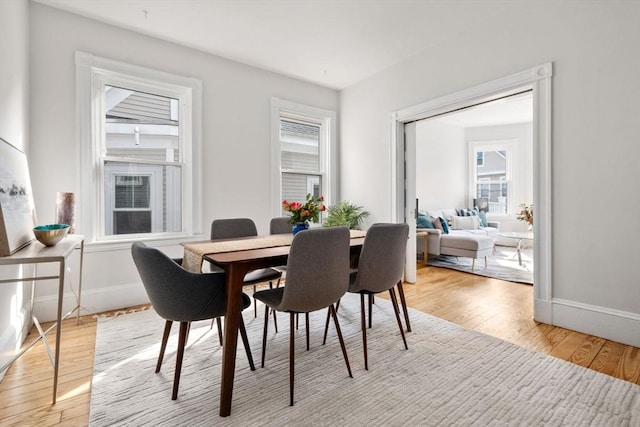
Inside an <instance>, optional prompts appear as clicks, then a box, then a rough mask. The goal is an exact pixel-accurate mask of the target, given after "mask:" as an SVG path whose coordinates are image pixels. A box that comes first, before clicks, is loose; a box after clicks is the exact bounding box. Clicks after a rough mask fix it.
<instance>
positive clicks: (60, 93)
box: [30, 3, 339, 319]
mask: <svg viewBox="0 0 640 427" xmlns="http://www.w3.org/2000/svg"><path fill="white" fill-rule="evenodd" d="M30 28H31V32H30V36H31V64H32V73H31V93H32V105H31V131H32V133H31V147H32V150H31V156H30V161H31V164H32V175H33V176H32V185H33V187H34V193H35V204H36V209H37V212H38V218H39V222H43V223H44V222H47V221H53V220H54V213H55V196H56V192H58V191H70V192H75V193H78V192H79V191H80V183H79V174H80V165H79V147H80V145H79V144H82V143H87V142H86V141H78V140H77V138H76V131H77V127H76V107H75V84H76V82H75V64H74V53H75V51H77V50H79V51H83V52H87V53H91V54H93V55H96V56H101V57H103V58H108V59H113V60H117V61H122V62H128V63H131V64H135V65H140V66H144V67H148V68H152V69H157V70H161V71H167V72H170V73H174V74H178V75H184V76H190V77H195V78H198V79H200V80H202V82H203V104H204V107H203V109H204V111H203V116H204V120H203V121H204V124H203V158H202V162H203V178H204V184H203V187H204V196H203V197H204V200H203V212H202V215H203V219H204V221H203V222H204V224H203V232H204V233H205V235H206V236H208V233H209V227H210V222H211V220H212V219H214V218H220V217H230V216H249V217H251V218H253V219H254V220H255V221H256V224H257V226H258V229H259V232H261V233H268V230H269V229H268V226H269V220H270V218H271V214H270V207H271V205H272V203H271V189H270V178H269V177H270V176H271V170H270V168H271V165H270V158H271V156H270V139H269V138H270V106H271V97H278V98H282V99H286V100H290V101H293V102H297V103H300V104H306V105H311V106H315V107H318V108H322V109H326V110H334V111H337V110H338V102H339V97H338V93H337V92H336V91H334V90H330V89H326V88H322V87H319V86H316V85H312V84H309V83H305V82H302V81H299V80H295V79H292V78H288V77H284V76H281V75H278V74H274V73H270V72H266V71H263V70H259V69H257V68H253V67H249V66H245V65H242V64H239V63H236V62H233V61H229V60H225V59H222V58H219V57H215V56H212V55H208V54H204V53H202V52H199V51H195V50H191V49H187V48H184V47H181V46H178V45H175V44H171V43H167V42H163V41H160V40H157V39H153V38H150V37H146V36H143V35H140V34H137V33H133V32H129V31H125V30H122V29H118V28H116V27H112V26H109V25H105V24H101V23H98V22H96V21H93V20H89V19H85V18H82V17H79V16H76V15H73V14H69V13H66V12H62V11H59V10H56V9H53V8H49V7H46V6H43V5H40V4H37V3H33V4H32V5H31V13H30ZM52 168H55V176H54V175H52V173H51V171H52ZM53 178H55V179H53ZM78 203H79V204H81V201H78ZM76 216H77V217H79V216H80V215H76ZM76 228H77V230H78V233H80V234H82V232H83V231H82V224H77V227H76ZM162 249H163V250H165V251H166V252H167V253H169V254H170V255H179V254H180V253H181V247H180V246H177V245H176V246H171V247H164V248H162ZM84 267H85V271H84V279H85V280H84V283H83V293H82V299H83V304H82V305H83V306H84V307H86V308H87V309H89V311H102V310H107V309H112V308H120V307H125V306H129V305H133V304H138V303H141V302H146V295H145V294H144V290H143V288H142V285H141V284H140V280H139V277H138V274H137V272H136V270H135V268H134V265H133V262H132V260H131V255H130V252H129V249H128V248H127V249H126V250H125V249H122V250H112V251H98V250H97V249H95V248H93V249H92V247H91V244H88V245H87V248H86V254H85V265H84ZM54 295H55V289H54V287H53V284H51V285H44V286H42V287H41V289H40V290H39V291H38V293H37V297H38V299H37V302H36V311H37V312H39V313H40V312H41V314H42V317H43V318H50V319H51V318H53V317H54V306H55V301H54V299H53V296H54ZM65 301H66V305H65V307H67V306H68V307H69V308H71V307H72V305H71V301H72V300H71V295H69V294H68V295H66V297H65Z"/></svg>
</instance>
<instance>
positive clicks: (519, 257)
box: [518, 239, 523, 267]
mask: <svg viewBox="0 0 640 427" xmlns="http://www.w3.org/2000/svg"><path fill="white" fill-rule="evenodd" d="M522 247H523V244H522V239H518V264H520V267H522V253H521V252H520V251H521V249H522Z"/></svg>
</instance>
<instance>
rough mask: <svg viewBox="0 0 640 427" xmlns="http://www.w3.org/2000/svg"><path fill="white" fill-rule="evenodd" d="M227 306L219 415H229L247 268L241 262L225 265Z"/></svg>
mask: <svg viewBox="0 0 640 427" xmlns="http://www.w3.org/2000/svg"><path fill="white" fill-rule="evenodd" d="M225 270H226V274H227V293H226V295H227V301H226V303H227V306H226V310H225V319H224V344H223V349H222V376H221V380H220V416H221V417H228V416H229V415H231V398H232V395H233V377H234V375H235V368H236V349H237V347H238V327H239V325H240V316H242V281H243V279H244V276H245V274H246V273H247V268H246V267H244V266H243V265H241V264H230V265H229V266H227V268H226V269H225Z"/></svg>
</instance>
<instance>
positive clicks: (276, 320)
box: [271, 310, 278, 333]
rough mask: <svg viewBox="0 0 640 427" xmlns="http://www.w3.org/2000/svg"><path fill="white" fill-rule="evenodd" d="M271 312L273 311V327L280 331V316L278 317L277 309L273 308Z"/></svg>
mask: <svg viewBox="0 0 640 427" xmlns="http://www.w3.org/2000/svg"><path fill="white" fill-rule="evenodd" d="M271 313H273V327H274V328H275V330H276V333H278V318H277V317H276V311H275V310H271Z"/></svg>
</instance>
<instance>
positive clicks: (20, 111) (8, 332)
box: [0, 0, 31, 379]
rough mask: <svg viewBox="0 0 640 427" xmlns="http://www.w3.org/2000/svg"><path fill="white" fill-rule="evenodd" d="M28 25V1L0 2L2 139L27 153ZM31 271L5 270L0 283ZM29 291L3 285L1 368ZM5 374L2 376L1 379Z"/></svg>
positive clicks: (17, 337)
mask: <svg viewBox="0 0 640 427" xmlns="http://www.w3.org/2000/svg"><path fill="white" fill-rule="evenodd" d="M28 23H29V3H28V0H17V1H16V0H0V58H2V59H1V60H0V137H1V138H2V139H4V140H5V141H8V142H10V143H11V144H12V145H14V146H16V147H17V148H19V149H21V150H22V151H25V152H26V151H27V150H28V148H29V147H28V142H29V114H28V108H29V38H28V35H29V34H28V29H29V25H28ZM29 271H30V269H27V270H22V269H21V268H20V267H18V266H15V267H14V266H3V267H2V270H0V279H13V278H17V277H20V276H21V275H23V274H26V275H28V274H29ZM29 289H30V288H29V287H28V285H24V284H1V285H0V366H2V365H4V364H5V363H6V362H8V361H9V360H10V359H11V356H13V354H15V352H16V350H17V349H18V348H19V347H20V344H22V340H23V339H24V337H25V336H26V333H27V332H28V328H29V326H30V324H31V323H30V321H29V320H28V319H29V318H30V317H29V306H28V298H29V295H30V294H28V292H29ZM25 319H27V320H25ZM5 373H6V371H5V372H0V379H2V378H3V377H4V375H5Z"/></svg>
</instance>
